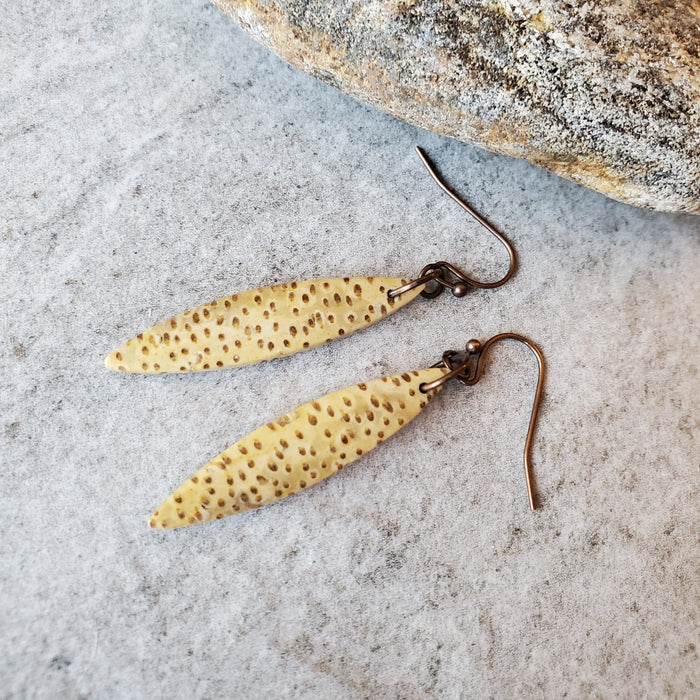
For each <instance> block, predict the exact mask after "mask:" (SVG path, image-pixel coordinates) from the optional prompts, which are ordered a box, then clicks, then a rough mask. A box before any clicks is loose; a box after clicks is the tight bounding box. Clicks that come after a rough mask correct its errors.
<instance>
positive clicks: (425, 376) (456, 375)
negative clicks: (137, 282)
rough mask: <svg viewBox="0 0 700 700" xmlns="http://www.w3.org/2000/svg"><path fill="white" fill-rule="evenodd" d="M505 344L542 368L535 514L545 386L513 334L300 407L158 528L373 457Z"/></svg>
mask: <svg viewBox="0 0 700 700" xmlns="http://www.w3.org/2000/svg"><path fill="white" fill-rule="evenodd" d="M505 339H512V340H517V341H518V342H520V343H524V344H525V345H526V346H527V347H528V348H530V350H531V351H532V353H533V354H534V355H535V358H536V359H537V364H538V375H537V388H536V390H535V399H534V402H533V405H532V412H531V414H530V424H529V427H528V431H527V438H526V440H525V449H524V452H523V462H524V466H525V483H526V486H527V495H528V501H529V504H530V508H532V510H535V501H534V497H533V488H532V481H531V477H530V473H531V468H530V448H531V445H532V438H533V435H534V431H535V423H536V419H537V411H538V408H539V404H540V399H541V395H542V386H543V383H544V358H543V356H542V353H541V352H540V350H539V348H538V347H537V346H536V345H535V344H534V343H533V342H532V341H531V340H528V339H527V338H525V337H523V336H521V335H517V334H515V333H501V334H500V335H497V336H494V337H493V338H491V339H490V340H488V341H487V342H486V343H484V344H483V345H482V344H481V343H479V341H478V340H471V341H469V343H467V346H466V353H464V354H463V355H462V353H458V352H455V351H448V352H446V353H444V354H443V356H442V359H441V360H440V362H438V363H437V364H436V365H433V367H431V368H429V369H422V370H418V371H414V372H406V373H404V374H397V375H395V376H393V377H382V378H381V379H375V380H372V381H368V382H365V383H361V384H358V385H356V386H351V387H348V388H346V389H341V390H340V391H336V392H335V393H333V394H328V395H327V396H324V397H322V398H320V399H317V400H316V401H311V402H310V403H307V404H304V405H303V406H300V407H299V408H297V409H296V410H294V411H291V412H290V413H287V414H285V415H284V416H282V417H281V418H278V419H277V420H274V421H272V422H270V423H268V424H267V425H265V426H263V427H262V428H259V429H258V430H255V431H254V432H252V433H251V434H250V435H248V436H247V437H244V438H243V439H242V440H239V441H238V442H237V443H236V444H235V445H233V446H232V447H229V448H228V449H227V450H225V451H224V452H222V453H221V454H220V455H218V456H217V457H215V458H214V459H213V460H212V461H211V462H209V463H208V464H206V465H205V466H204V467H202V468H201V469H200V470H199V471H198V472H197V473H196V474H194V475H193V476H192V477H190V478H189V479H188V480H187V481H185V482H184V483H182V484H181V485H180V486H179V487H178V488H177V489H176V490H175V491H174V492H173V493H172V494H171V495H170V496H168V498H166V499H165V501H163V503H162V504H161V505H160V506H159V507H158V509H157V510H156V511H155V512H154V513H153V515H152V516H151V518H150V521H149V524H150V526H151V527H153V528H158V529H165V528H176V527H183V526H185V525H192V524H196V523H200V522H205V521H210V520H219V519H221V518H224V517H226V516H229V515H235V514H237V513H243V512H245V511H247V510H251V509H253V508H259V507H261V506H265V505H269V504H270V503H274V502H275V501H278V500H279V499H281V498H285V497H286V496H291V495H292V494H293V493H296V492H297V491H301V490H302V489H304V488H306V487H308V486H312V485H313V484H316V483H318V482H319V481H321V480H322V479H325V478H326V477H327V476H330V475H331V474H334V473H335V472H337V471H339V470H340V469H342V468H343V467H344V466H346V465H348V464H350V463H351V462H354V461H355V460H356V459H358V458H359V457H361V456H362V455H363V454H365V453H366V452H369V451H370V450H372V449H373V448H375V447H376V446H377V445H379V444H380V443H381V442H383V441H384V440H386V439H387V438H388V437H390V436H391V435H393V434H394V433H395V432H396V431H398V430H399V429H400V428H402V427H403V426H404V425H406V424H407V423H409V422H410V421H411V420H412V419H413V418H415V417H416V416H417V415H418V413H420V411H421V410H422V409H423V408H424V407H425V406H426V405H427V404H428V402H429V401H430V400H431V398H432V397H433V396H434V395H435V394H436V393H437V392H438V391H439V390H440V389H441V388H442V387H443V385H444V384H445V383H446V382H448V381H450V380H451V379H457V380H458V381H460V382H461V383H462V384H465V385H467V386H472V385H474V384H476V383H477V382H478V381H479V379H480V378H481V374H482V371H483V359H484V356H485V353H486V352H487V350H488V349H489V348H490V347H491V346H492V345H493V344H494V343H496V342H498V341H500V340H505Z"/></svg>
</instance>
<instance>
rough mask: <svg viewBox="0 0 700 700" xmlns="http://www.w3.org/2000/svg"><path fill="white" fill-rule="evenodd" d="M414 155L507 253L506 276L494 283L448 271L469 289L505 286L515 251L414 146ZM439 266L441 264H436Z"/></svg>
mask: <svg viewBox="0 0 700 700" xmlns="http://www.w3.org/2000/svg"><path fill="white" fill-rule="evenodd" d="M415 149H416V153H417V154H418V157H419V158H420V160H421V162H422V163H423V165H424V166H425V168H426V170H427V171H428V172H429V173H430V176H431V177H432V178H433V180H435V183H436V184H437V186H438V187H439V188H440V189H441V190H442V191H443V192H444V193H445V194H447V195H448V196H449V197H451V198H452V199H453V200H454V201H455V202H457V204H459V206H460V207H462V209H464V211H466V212H467V214H469V215H470V216H471V217H472V218H473V219H474V220H475V221H476V222H477V223H479V224H481V225H482V226H483V227H484V228H485V229H486V230H487V231H488V232H489V233H490V234H491V235H492V236H494V238H496V239H497V240H498V241H499V242H500V243H501V244H502V245H503V247H504V248H505V249H506V251H507V252H508V271H507V272H506V274H505V275H504V276H503V277H501V279H499V280H497V281H495V282H480V281H479V280H475V279H473V278H471V277H468V276H467V275H465V274H463V273H461V272H457V273H456V271H455V270H454V269H453V268H452V269H450V272H452V273H453V274H455V273H456V276H457V277H458V278H460V279H461V281H462V282H463V284H467V285H469V286H471V287H476V288H478V289H495V288H496V287H500V286H501V285H503V284H505V283H506V282H507V281H508V280H509V279H510V278H511V277H512V276H513V275H514V274H515V271H516V269H517V258H516V256H515V250H514V249H513V246H512V245H511V244H510V242H509V241H508V239H506V237H505V236H504V235H503V234H502V233H500V232H499V231H497V230H496V229H495V228H494V227H493V226H492V225H491V224H490V223H489V222H488V221H486V219H484V217H483V216H481V214H479V212H477V211H475V210H474V209H472V207H470V206H469V205H468V204H467V203H466V202H464V201H463V200H462V199H460V197H458V196H457V195H456V194H455V193H454V192H453V191H452V190H451V189H450V188H449V187H448V186H447V185H446V184H445V182H444V181H443V179H442V178H441V177H440V176H439V175H438V174H437V172H436V170H435V168H434V167H433V165H432V163H431V162H430V160H429V159H428V157H427V156H426V155H425V153H424V152H423V150H422V149H421V148H420V147H419V146H416V147H415ZM437 264H438V265H440V264H441V263H437Z"/></svg>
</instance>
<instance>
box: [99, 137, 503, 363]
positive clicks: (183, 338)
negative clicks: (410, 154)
mask: <svg viewBox="0 0 700 700" xmlns="http://www.w3.org/2000/svg"><path fill="white" fill-rule="evenodd" d="M416 152H417V153H418V156H419V157H420V159H421V161H422V162H423V164H424V165H425V167H426V168H427V170H428V172H429V173H430V175H431V176H432V178H433V179H434V180H435V182H436V183H437V184H438V186H439V187H440V188H441V189H442V190H443V191H444V192H445V193H447V194H448V195H449V196H450V197H451V198H452V199H453V200H454V201H455V202H457V204H459V206H461V207H462V208H463V209H464V210H465V211H466V212H467V213H468V214H470V215H471V216H472V217H474V219H476V221H477V222H479V223H480V224H481V225H482V226H484V227H485V228H486V230H487V231H489V233H491V234H492V235H493V236H495V238H496V239H497V240H498V241H500V243H501V244H502V245H503V246H504V248H505V249H506V251H507V252H508V259H509V265H508V271H507V272H506V274H505V275H504V276H503V277H502V278H501V279H499V280H497V281H496V282H480V281H478V280H475V279H473V278H471V277H469V276H467V275H465V274H463V273H462V272H460V271H459V270H458V269H457V268H456V267H454V266H453V265H451V264H450V263H447V262H443V261H440V262H436V263H432V264H430V265H426V266H425V267H424V268H423V269H422V270H421V272H420V274H419V275H418V277H417V278H416V279H414V280H410V281H409V280H406V279H401V278H395V277H343V278H334V279H318V280H306V281H301V282H291V283H289V284H275V285H272V286H269V287H261V288H259V289H252V290H249V291H245V292H241V293H238V294H233V295H232V296H228V297H224V298H223V299H219V300H217V301H213V302H211V303H210V304H205V305H203V306H200V307H198V308H196V309H193V310H191V311H186V312H185V313H182V314H179V315H178V316H174V317H173V318H171V319H169V320H167V321H163V322H161V323H158V324H156V325H155V326H153V327H152V328H150V329H149V330H147V331H144V332H143V333H140V334H139V335H137V336H136V337H135V338H132V339H131V340H128V341H127V342H126V343H124V344H123V345H122V346H120V347H119V348H117V349H116V350H115V351H114V352H112V353H111V354H110V355H108V356H107V358H106V359H105V365H106V366H107V368H108V369H111V370H117V371H121V372H135V373H139V374H142V373H143V374H152V373H156V374H160V373H165V372H197V371H200V370H215V369H224V368H227V367H238V366H243V365H248V364H252V363H255V362H262V361H264V360H272V359H274V358H277V357H284V356H286V355H292V354H294V353H297V352H301V351H302V350H306V349H308V348H312V347H315V346H318V345H321V344H323V343H327V342H329V341H331V340H333V339H335V338H337V337H339V336H343V335H348V334H349V333H352V332H353V331H356V330H358V329H360V328H363V327H364V326H368V325H370V324H371V323H374V322H375V321H379V320H380V319H382V318H384V317H385V316H387V315H389V314H391V313H393V312H394V311H396V310H397V309H400V308H401V307H402V306H405V305H406V304H408V303H409V302H410V301H412V300H413V299H415V298H416V297H417V296H418V295H421V296H423V297H426V298H428V299H433V298H435V297H437V296H439V295H440V294H441V293H442V291H443V290H444V289H445V288H447V289H450V290H451V291H452V294H454V296H456V297H463V296H464V295H465V294H466V293H467V292H468V291H469V289H471V288H476V289H495V288H496V287H500V286H501V285H502V284H505V283H506V282H507V281H508V280H509V279H510V278H511V277H512V276H513V274H514V273H515V267H516V261H515V252H514V251H513V248H512V246H511V245H510V243H509V242H508V241H507V240H506V239H505V238H504V237H503V236H502V235H501V234H500V233H499V232H498V231H497V230H496V229H495V228H493V226H491V225H490V224H489V223H488V222H487V221H486V220H485V219H483V218H482V217H481V216H480V215H479V214H478V213H477V212H476V211H474V210H473V209H472V208H471V207H470V206H469V205H467V204H465V203H464V202H463V201H462V200H461V199H460V198H459V197H458V196H457V195H456V194H454V192H452V191H451V190H450V189H449V188H448V187H447V186H446V185H445V183H444V182H443V181H442V180H441V179H440V178H439V177H438V175H437V173H436V172H435V170H434V169H433V167H432V166H431V165H430V163H429V162H428V160H427V158H426V157H425V155H424V154H423V152H422V151H421V150H420V148H418V147H416Z"/></svg>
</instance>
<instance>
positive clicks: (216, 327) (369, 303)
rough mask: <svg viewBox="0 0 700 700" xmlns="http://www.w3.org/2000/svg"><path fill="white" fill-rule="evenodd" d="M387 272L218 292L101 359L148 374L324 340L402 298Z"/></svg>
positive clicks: (234, 362)
mask: <svg viewBox="0 0 700 700" xmlns="http://www.w3.org/2000/svg"><path fill="white" fill-rule="evenodd" d="M405 282H406V280H404V279H400V278H395V277H344V278H334V279H322V280H310V281H309V280H306V281H303V282H292V283H291V284H280V285H272V286H271V287H261V288H260V289H251V290H249V291H247V292H242V293H240V294H234V295H232V296H230V297H224V298H223V299H219V300H217V301H212V302H211V303H210V304H205V305H204V306H200V307H199V308H197V309H194V310H192V311H186V312H185V313H183V314H180V315H178V316H175V317H173V318H171V319H169V320H167V321H163V322H162V323H158V324H157V325H155V326H153V328H151V329H150V330H147V331H145V332H144V333H140V334H139V335H137V336H136V337H135V338H132V339H131V340H128V341H127V342H126V343H124V344H123V345H122V346H121V347H119V348H117V350H115V351H114V352H113V353H111V354H110V355H108V356H107V358H106V359H105V365H106V366H107V368H108V369H113V370H117V371H121V372H137V373H140V374H153V373H156V374H158V373H164V372H196V371H199V370H212V369H223V368H224V367H236V366H241V365H248V364H252V363H255V362H262V361H264V360H272V359H274V358H276V357H284V356H285V355H292V354H294V353H296V352H300V351H301V350H306V349H307V348H312V347H315V346H317V345H321V344H322V343H326V342H329V341H330V340H333V339H334V338H337V337H338V336H342V335H347V334H348V333H352V332H353V331H356V330H358V329H359V328H363V327H364V326H367V325H369V324H370V323H374V322H375V321H378V320H379V319H381V318H382V317H384V316H386V315H387V314H390V313H391V312H392V311H396V309H399V308H401V307H402V306H405V305H406V304H407V303H408V302H409V301H411V300H412V299H415V298H416V296H418V294H420V292H421V290H422V289H423V287H422V286H421V287H418V288H416V289H412V290H411V291H409V292H406V293H404V294H402V295H401V296H400V297H399V298H398V299H389V297H388V292H389V290H390V289H396V288H397V287H400V286H401V285H402V284H405Z"/></svg>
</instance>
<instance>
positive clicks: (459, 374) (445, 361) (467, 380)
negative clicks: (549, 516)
mask: <svg viewBox="0 0 700 700" xmlns="http://www.w3.org/2000/svg"><path fill="white" fill-rule="evenodd" d="M501 340H516V341H518V342H519V343H522V344H523V345H525V346H527V347H528V348H529V349H530V351H531V352H532V354H533V355H534V356H535V359H536V360H537V387H536V388H535V398H534V400H533V402H532V411H531V412H530V423H529V425H528V429H527V436H526V438H525V448H524V449H523V466H524V468H525V485H526V487H527V500H528V503H529V505H530V509H531V510H535V509H536V508H537V506H536V505H535V498H534V493H533V487H532V478H531V474H532V464H531V460H530V452H531V448H532V441H533V438H534V436H535V426H536V424H537V414H538V412H539V407H540V403H541V401H542V390H543V387H544V374H545V364H544V356H543V355H542V351H541V350H540V349H539V348H538V347H537V345H535V343H533V342H532V341H531V340H530V339H529V338H526V337H525V336H523V335H519V334H518V333H499V334H498V335H495V336H493V338H490V339H489V340H487V341H486V342H485V343H484V344H483V345H482V344H481V343H480V342H479V341H478V340H470V341H469V342H468V343H467V353H466V357H465V359H464V361H463V362H461V363H455V362H454V360H453V358H454V356H455V355H457V353H456V352H454V351H451V350H450V351H448V352H446V353H444V354H443V356H442V360H441V361H440V362H439V363H438V364H437V365H434V366H435V367H445V368H446V369H449V370H450V371H449V372H447V373H446V374H444V375H443V376H442V377H439V378H438V379H435V380H434V381H432V382H427V383H424V384H421V386H420V390H421V391H422V392H423V393H427V392H428V391H431V390H433V389H437V388H438V387H440V386H442V385H443V384H445V383H446V382H448V381H449V380H450V379H457V380H459V381H460V382H461V383H462V384H465V385H466V386H474V384H476V383H477V382H478V381H479V379H481V375H482V373H483V371H484V356H485V355H486V353H487V351H488V350H489V348H490V347H491V346H492V345H494V344H495V343H497V342H499V341H501ZM473 358H476V367H474V371H473V372H470V367H472V366H473V365H474V362H473Z"/></svg>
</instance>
